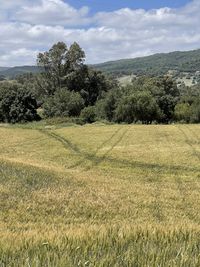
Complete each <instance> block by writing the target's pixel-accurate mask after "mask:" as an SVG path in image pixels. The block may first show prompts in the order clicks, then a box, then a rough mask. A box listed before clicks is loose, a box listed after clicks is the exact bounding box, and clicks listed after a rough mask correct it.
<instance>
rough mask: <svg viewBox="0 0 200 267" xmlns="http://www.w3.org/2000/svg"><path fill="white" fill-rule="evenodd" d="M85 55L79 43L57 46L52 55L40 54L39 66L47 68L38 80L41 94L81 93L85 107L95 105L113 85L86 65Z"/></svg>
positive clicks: (52, 50)
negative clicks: (66, 91) (59, 92)
mask: <svg viewBox="0 0 200 267" xmlns="http://www.w3.org/2000/svg"><path fill="white" fill-rule="evenodd" d="M84 60H85V53H84V51H83V50H82V49H81V48H80V46H79V45H78V44H77V43H74V44H72V45H71V46H70V47H69V48H68V47H67V45H66V44H65V43H63V42H59V43H57V44H55V45H54V46H53V47H52V48H51V49H50V50H49V51H48V52H45V53H40V54H39V55H38V66H40V67H42V68H43V70H44V71H43V72H42V73H41V75H38V77H37V84H38V86H37V87H38V90H39V92H40V93H38V95H43V96H51V95H54V93H55V92H56V91H57V90H59V89H61V88H65V89H67V90H69V91H74V92H78V93H79V94H80V95H81V96H82V98H83V99H84V102H85V106H89V105H94V104H95V102H96V101H97V99H98V98H99V97H100V96H101V95H102V93H103V92H106V91H108V90H110V89H111V88H112V86H113V82H111V81H110V80H109V79H108V78H107V77H105V75H103V74H102V73H101V72H100V71H96V70H93V69H91V68H89V67H88V66H87V65H85V64H84Z"/></svg>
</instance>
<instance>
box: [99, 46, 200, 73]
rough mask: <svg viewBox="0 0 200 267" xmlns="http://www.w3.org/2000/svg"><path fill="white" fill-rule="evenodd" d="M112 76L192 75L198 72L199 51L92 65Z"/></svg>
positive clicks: (199, 65)
mask: <svg viewBox="0 0 200 267" xmlns="http://www.w3.org/2000/svg"><path fill="white" fill-rule="evenodd" d="M94 67H95V68H97V69H99V70H101V71H105V72H107V73H110V74H114V75H129V74H135V75H139V74H149V75H162V74H165V73H166V72H168V71H169V70H176V71H178V72H189V73H194V72H196V71H200V49H198V50H194V51H188V52H171V53H162V54H155V55H152V56H147V57H140V58H134V59H121V60H117V61H110V62H106V63H102V64H96V65H94Z"/></svg>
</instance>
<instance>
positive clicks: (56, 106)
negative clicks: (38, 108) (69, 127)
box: [43, 88, 84, 117]
mask: <svg viewBox="0 0 200 267" xmlns="http://www.w3.org/2000/svg"><path fill="white" fill-rule="evenodd" d="M83 107H84V100H83V99H82V97H81V96H80V94H79V93H76V92H70V91H68V90H66V89H65V88H62V89H60V90H57V91H56V92H55V94H54V95H53V96H50V97H48V98H47V99H46V101H45V103H44V105H43V108H44V115H45V117H59V116H60V117H64V116H79V115H80V112H81V109H82V108H83Z"/></svg>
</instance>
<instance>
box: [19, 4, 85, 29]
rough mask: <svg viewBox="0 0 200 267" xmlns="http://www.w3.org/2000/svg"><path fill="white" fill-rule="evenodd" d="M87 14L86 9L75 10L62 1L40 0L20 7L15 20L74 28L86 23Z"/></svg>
mask: <svg viewBox="0 0 200 267" xmlns="http://www.w3.org/2000/svg"><path fill="white" fill-rule="evenodd" d="M88 12H89V9H88V7H82V8H81V9H79V10H77V9H75V8H73V7H71V6H70V5H68V4H67V3H65V2H63V1H62V0H41V2H39V3H38V4H36V5H35V4H34V5H32V6H24V7H22V8H21V10H19V11H18V12H17V14H16V16H15V18H16V19H17V20H19V21H23V22H28V23H31V24H36V23H37V24H46V25H65V26H75V25H81V24H86V23H88V21H89V18H87V15H88Z"/></svg>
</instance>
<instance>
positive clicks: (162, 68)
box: [0, 49, 200, 78]
mask: <svg viewBox="0 0 200 267" xmlns="http://www.w3.org/2000/svg"><path fill="white" fill-rule="evenodd" d="M92 66H93V67H94V68H96V69H99V70H101V71H104V72H107V73H109V74H113V75H116V76H123V75H130V74H133V75H162V74H166V73H167V72H168V71H169V70H173V71H177V72H178V73H180V72H187V73H195V72H196V71H200V49H198V50H193V51H187V52H171V53H161V54H155V55H152V56H147V57H140V58H133V59H121V60H116V61H110V62H105V63H102V64H95V65H92ZM40 70H41V69H40V68H38V67H37V66H21V67H20V66H19V67H12V68H5V67H0V76H1V75H4V76H5V77H7V78H15V77H16V76H17V75H20V74H24V73H28V72H32V73H38V72H40Z"/></svg>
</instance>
